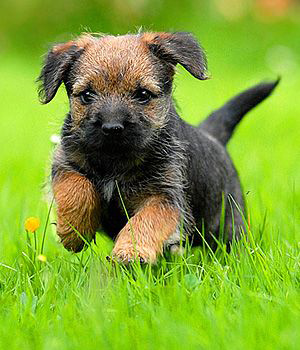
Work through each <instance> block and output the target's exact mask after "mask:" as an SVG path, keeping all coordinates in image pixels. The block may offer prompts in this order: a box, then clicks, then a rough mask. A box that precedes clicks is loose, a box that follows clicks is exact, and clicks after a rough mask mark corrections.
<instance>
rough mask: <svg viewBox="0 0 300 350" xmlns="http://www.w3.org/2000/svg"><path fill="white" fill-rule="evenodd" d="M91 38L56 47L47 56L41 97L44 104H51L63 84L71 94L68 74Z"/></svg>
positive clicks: (41, 75) (41, 83)
mask: <svg viewBox="0 0 300 350" xmlns="http://www.w3.org/2000/svg"><path fill="white" fill-rule="evenodd" d="M90 40H91V38H90V37H81V38H79V39H78V40H76V41H69V42H67V43H63V44H58V45H55V46H54V47H53V48H52V49H51V50H50V51H49V52H48V54H47V56H46V58H45V62H44V66H43V68H42V71H41V74H40V76H39V77H38V79H37V81H38V82H40V86H39V97H40V101H41V102H42V103H48V102H50V101H51V100H52V99H53V97H54V96H55V94H56V92H57V90H58V88H59V86H60V85H61V83H62V82H64V83H65V86H66V89H67V92H68V93H69V86H68V74H69V71H70V69H71V67H72V65H73V64H74V62H75V61H76V60H77V59H78V58H79V57H80V55H81V54H82V52H83V51H84V49H85V47H86V45H87V44H88V42H89V41H90Z"/></svg>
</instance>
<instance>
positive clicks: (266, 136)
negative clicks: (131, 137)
mask: <svg viewBox="0 0 300 350" xmlns="http://www.w3.org/2000/svg"><path fill="white" fill-rule="evenodd" d="M246 28H247V27H246V24H245V27H239V30H238V31H237V30H236V28H234V27H232V28H228V29H227V30H226V31H224V30H223V29H224V28H223V29H222V28H221V27H220V28H217V27H216V28H214V33H213V34H212V33H211V32H207V33H196V34H197V35H198V37H200V38H201V37H202V38H203V44H204V46H205V47H206V49H207V52H208V57H209V62H210V70H211V72H212V73H213V79H212V80H211V81H207V82H199V81H196V79H193V78H192V77H191V76H189V75H188V73H186V72H185V71H184V70H182V69H179V74H178V76H177V79H176V89H175V96H176V99H177V102H178V104H179V105H180V107H181V111H182V115H183V117H184V118H185V119H187V120H188V121H190V122H191V123H197V122H198V121H199V120H201V119H202V118H203V117H204V116H205V115H207V114H208V113H209V112H210V111H211V110H212V109H213V108H216V107H218V106H219V105H221V104H222V103H223V102H224V101H225V100H226V99H227V98H229V97H231V96H233V95H234V94H235V93H237V92H239V91H240V90H242V89H244V88H247V87H248V86H250V85H251V84H254V83H256V82H258V81H260V80H263V79H265V78H276V76H277V74H278V73H281V74H282V81H281V83H280V85H279V87H278V88H277V90H276V91H275V92H274V94H273V95H272V97H270V98H269V99H268V100H267V101H265V102H264V103H263V104H262V105H261V106H259V107H258V108H257V109H256V110H255V111H252V112H251V114H249V115H247V117H246V118H245V120H244V121H243V122H242V123H241V125H240V127H239V128H238V130H237V132H236V134H235V135H234V137H233V139H232V140H231V142H230V144H229V151H230V153H231V155H232V158H233V159H234V162H235V164H236V166H237V168H238V170H239V173H240V176H241V180H242V183H243V187H244V191H245V193H246V198H247V203H248V207H249V212H250V224H251V226H250V231H249V240H248V241H247V242H246V241H245V240H242V241H241V242H239V243H238V244H235V246H234V247H233V250H232V252H231V253H230V254H227V253H226V252H224V250H223V249H222V247H219V249H218V250H217V251H216V252H215V253H212V252H211V251H210V250H209V249H208V248H207V247H203V248H197V249H193V250H190V249H188V250H187V251H186V253H185V255H184V257H170V256H166V257H165V258H162V259H161V260H160V261H159V262H158V264H157V265H156V266H152V267H150V266H147V267H143V268H140V266H138V265H133V266H131V267H130V268H129V269H125V268H122V267H120V266H115V267H112V266H111V264H110V263H109V262H107V261H106V259H105V256H106V255H108V254H109V253H110V252H111V249H112V244H113V243H112V242H111V241H110V240H109V239H108V238H106V237H105V236H103V235H100V234H98V235H97V246H95V245H93V246H92V249H88V250H86V251H85V252H84V253H82V254H79V255H72V254H70V253H68V252H66V251H64V249H63V248H62V246H61V245H59V244H58V243H57V242H56V238H55V232H54V226H53V225H50V224H49V223H48V224H47V215H48V212H49V200H48V201H47V200H46V198H47V197H48V199H49V194H47V185H46V184H47V181H48V180H47V177H48V175H49V163H50V158H51V151H52V149H53V145H52V144H51V142H50V136H51V135H52V134H53V133H57V132H59V128H60V125H61V123H62V120H63V117H64V114H65V113H66V111H67V109H68V105H67V100H66V97H65V94H64V91H63V90H61V91H60V92H59V96H58V97H57V98H56V100H55V101H54V102H53V103H51V104H50V105H49V106H41V105H39V103H38V101H37V94H36V86H35V84H34V80H35V78H36V77H37V75H38V74H39V67H40V60H41V59H40V57H38V56H37V55H36V56H33V55H32V56H28V55H27V56H26V55H25V54H24V55H17V54H14V53H9V54H7V55H4V56H3V57H2V58H1V65H0V76H1V80H2V82H1V85H0V96H1V101H0V110H1V119H0V130H1V140H2V147H1V151H0V186H1V187H0V188H1V191H0V214H1V220H0V349H47V350H48V349H95V348H98V349H102V348H103V349H123V348H124V349H182V348H185V349H214V350H215V349H239V350H241V349H272V350H273V349H299V348H300V331H299V330H300V288H299V287H300V269H299V268H300V266H299V263H300V260H299V259H300V254H299V248H300V239H299V238H300V236H299V233H300V216H299V212H300V188H299V185H300V164H299V163H300V153H299V152H300V137H299V130H300V119H299V115H300V104H299V91H300V79H299V78H300V62H299V52H300V47H299V35H298V33H299V28H298V27H297V28H298V31H296V30H294V31H291V30H292V29H295V28H294V27H291V28H288V29H287V27H276V26H274V27H273V28H272V30H273V32H272V34H268V33H265V34H264V35H263V34H262V33H261V28H259V26H258V27H255V28H254V29H253V32H251V33H252V34H251V35H252V36H253V37H251V35H250V37H249V36H248V37H247V39H248V40H247V42H245V40H244V38H245V35H246V33H247V29H246ZM297 28H296V29H297ZM291 33H294V34H293V35H291ZM215 38H217V42H218V43H219V44H218V47H216V46H215V42H216V40H215ZM232 42H234V43H235V44H234V45H232V44H231V43H232ZM283 43H284V44H285V45H286V47H282V45H283ZM230 44H231V46H230ZM228 47H231V49H230V50H229V49H228ZM289 50H290V51H289ZM237 53H239V55H237ZM245 57H247V59H246V58H245ZM282 57H283V58H282ZM281 61H282V62H281ZM280 64H281V65H282V66H283V67H284V69H283V70H282V72H280V71H279V72H278V70H280ZM277 68H278V69H277ZM30 216H36V217H38V218H40V220H41V227H40V228H39V229H38V231H37V232H36V238H37V241H38V249H37V252H34V251H32V250H30V249H29V247H28V244H27V238H26V233H25V229H24V221H25V219H26V218H27V217H30ZM112 220H113V218H112ZM53 221H55V210H53V211H52V212H51V215H50V222H53ZM45 230H46V231H45ZM44 232H46V239H45V248H44V252H43V254H44V255H45V256H46V258H47V261H46V262H42V261H39V260H38V259H37V255H38V254H39V253H40V250H41V242H42V237H43V233H44ZM29 237H30V239H31V244H32V245H33V246H34V234H32V233H29Z"/></svg>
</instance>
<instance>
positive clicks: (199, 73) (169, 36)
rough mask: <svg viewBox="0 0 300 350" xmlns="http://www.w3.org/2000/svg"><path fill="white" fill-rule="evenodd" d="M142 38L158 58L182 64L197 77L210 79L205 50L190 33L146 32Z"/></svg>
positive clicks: (174, 63)
mask: <svg viewBox="0 0 300 350" xmlns="http://www.w3.org/2000/svg"><path fill="white" fill-rule="evenodd" d="M142 38H143V40H144V41H145V42H146V44H147V45H148V47H149V49H150V51H151V52H152V53H153V54H154V55H155V56H157V57H158V58H160V59H162V60H165V61H166V62H169V63H171V64H173V65H176V64H177V63H179V64H181V65H182V66H183V67H184V68H185V69H186V70H187V71H188V72H189V73H191V74H192V75H193V76H194V77H195V78H197V79H200V80H205V79H208V75H207V61H206V56H205V53H204V50H203V49H202V48H201V46H200V44H199V43H198V42H197V40H196V39H195V38H194V37H193V36H192V35H191V34H190V33H186V32H175V33H144V34H142Z"/></svg>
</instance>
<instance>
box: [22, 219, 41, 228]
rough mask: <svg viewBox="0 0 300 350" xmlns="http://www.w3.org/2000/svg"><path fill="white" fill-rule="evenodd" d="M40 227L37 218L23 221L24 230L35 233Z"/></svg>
mask: <svg viewBox="0 0 300 350" xmlns="http://www.w3.org/2000/svg"><path fill="white" fill-rule="evenodd" d="M39 227H40V220H39V219H38V218H34V217H30V218H28V219H26V220H25V230H26V231H29V232H35V231H36V230H37V229H38V228H39Z"/></svg>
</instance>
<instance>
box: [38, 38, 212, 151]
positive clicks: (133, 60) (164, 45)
mask: <svg viewBox="0 0 300 350" xmlns="http://www.w3.org/2000/svg"><path fill="white" fill-rule="evenodd" d="M176 64H181V65H182V66H183V67H184V68H185V69H187V70H188V71H189V72H190V73H191V74H192V75H193V76H194V77H196V78H198V79H201V80H203V79H207V76H206V59H205V55H204V53H203V51H202V49H201V47H200V46H199V44H198V43H197V41H196V40H195V39H194V38H193V36H192V35H190V34H188V33H181V32H178V33H142V34H138V35H125V36H117V37H114V36H103V37H99V38H96V37H93V36H90V35H83V36H81V37H79V38H78V39H77V40H74V41H70V42H67V43H63V44H58V45H56V46H54V47H53V48H52V49H51V50H50V52H49V53H48V55H47V57H46V60H45V64H44V67H43V69H42V72H41V74H40V77H39V81H40V82H41V87H40V98H41V101H42V102H43V103H48V102H50V101H51V100H52V99H53V98H54V96H55V94H56V92H57V90H58V88H59V86H60V84H61V83H62V82H63V83H64V84H65V87H66V90H67V93H68V96H69V100H70V109H71V111H70V112H71V113H70V122H69V124H70V129H71V130H72V134H73V141H74V142H76V144H78V145H79V144H81V145H83V146H84V147H83V148H84V149H85V150H86V152H89V151H90V150H99V151H100V150H101V151H104V152H106V153H108V154H109V153H112V154H113V153H118V154H120V155H121V154H124V153H126V154H127V153H128V152H129V153H130V151H134V150H143V149H144V148H145V147H147V145H148V144H149V142H151V139H152V138H153V136H154V135H155V134H157V132H158V131H159V130H160V129H161V128H162V127H163V126H164V125H165V124H166V123H167V121H168V111H169V108H170V105H171V92H172V81H173V75H174V71H175V66H176ZM76 138H77V139H76Z"/></svg>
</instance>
